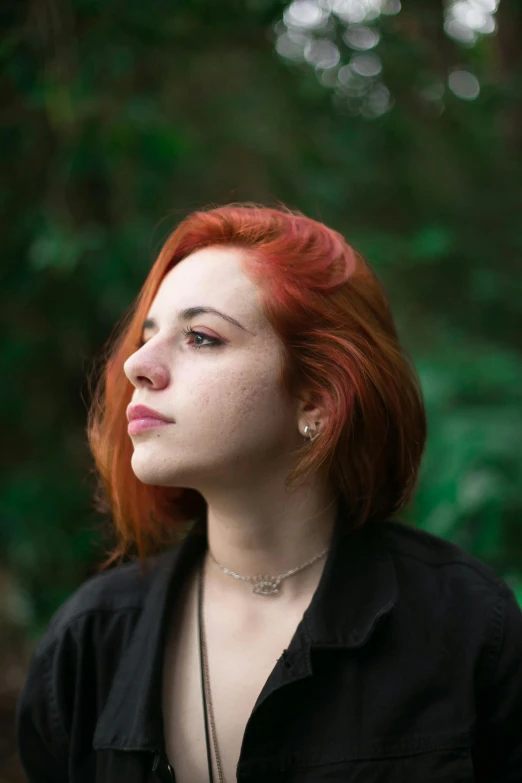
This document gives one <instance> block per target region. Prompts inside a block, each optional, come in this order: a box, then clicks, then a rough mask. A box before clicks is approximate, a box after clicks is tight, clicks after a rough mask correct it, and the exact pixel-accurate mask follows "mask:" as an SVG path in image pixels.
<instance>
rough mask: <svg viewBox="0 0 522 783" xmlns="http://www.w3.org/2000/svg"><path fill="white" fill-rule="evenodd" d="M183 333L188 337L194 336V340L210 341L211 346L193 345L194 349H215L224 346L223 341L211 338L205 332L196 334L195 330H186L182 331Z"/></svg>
mask: <svg viewBox="0 0 522 783" xmlns="http://www.w3.org/2000/svg"><path fill="white" fill-rule="evenodd" d="M181 331H182V333H183V334H184V335H185V336H186V337H188V336H189V335H194V338H196V337H201V338H202V339H203V340H208V341H209V343H210V344H207V345H192V348H213V347H214V346H218V345H221V344H222V341H221V340H217V339H216V338H215V337H209V336H208V334H203V332H196V331H194V329H190V328H188V327H187V328H186V329H182V330H181Z"/></svg>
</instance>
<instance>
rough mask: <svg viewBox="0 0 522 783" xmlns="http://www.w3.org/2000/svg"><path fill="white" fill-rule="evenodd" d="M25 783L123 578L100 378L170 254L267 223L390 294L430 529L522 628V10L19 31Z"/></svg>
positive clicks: (18, 360) (141, 7)
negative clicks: (369, 273) (254, 206)
mask: <svg viewBox="0 0 522 783" xmlns="http://www.w3.org/2000/svg"><path fill="white" fill-rule="evenodd" d="M0 21H1V23H2V36H1V41H0V58H1V72H0V86H1V90H2V92H1V95H2V102H1V109H0V112H1V114H0V116H1V123H0V132H1V148H0V156H1V160H2V164H3V176H2V182H1V184H2V189H1V194H0V198H1V205H2V208H3V209H2V214H3V216H4V221H5V222H4V224H3V230H2V234H1V236H2V239H3V252H2V257H1V261H0V275H1V292H2V302H1V304H2V307H1V308H0V312H1V319H2V339H1V341H0V367H1V379H2V382H1V383H0V394H1V409H2V412H3V413H4V416H3V426H2V435H1V437H2V447H3V448H2V449H1V457H0V459H1V460H2V466H1V467H2V470H1V473H0V482H1V484H0V598H1V600H0V624H1V635H0V783H14V782H15V781H19V780H21V779H22V778H21V776H20V769H19V765H18V761H17V758H16V747H15V743H14V725H13V721H14V708H15V703H16V696H17V693H18V690H19V688H20V687H21V686H22V685H23V682H24V677H25V668H26V665H27V661H28V658H29V656H30V654H31V651H32V649H33V648H34V644H35V642H36V641H37V640H38V638H39V637H40V635H41V634H42V633H43V631H44V629H45V627H46V624H47V622H48V620H49V618H50V615H51V613H52V612H53V611H54V610H55V609H56V608H57V607H58V606H59V605H60V604H61V603H62V602H63V601H64V600H65V599H66V598H67V596H68V595H70V593H71V592H72V591H73V590H74V589H75V588H76V587H77V586H78V585H79V584H80V583H81V582H82V581H84V580H85V579H86V578H87V577H88V576H90V575H91V574H92V573H94V570H95V567H96V565H97V563H98V562H100V560H101V559H102V558H101V556H102V554H103V550H102V547H101V544H102V543H103V537H104V535H105V533H104V528H103V527H102V526H101V525H102V522H101V521H100V517H99V515H98V514H97V512H96V511H95V510H94V507H93V502H92V493H93V476H92V468H93V465H92V462H91V458H90V454H89V451H88V447H87V439H86V434H85V427H86V418H87V408H88V405H89V401H90V393H89V385H88V382H87V378H88V377H89V375H90V373H92V370H93V366H94V362H95V359H96V357H97V356H99V353H100V351H101V349H102V347H103V345H104V344H105V342H106V341H107V339H108V338H109V336H110V334H111V332H112V330H113V328H114V325H115V324H116V322H117V321H118V319H119V318H120V317H121V316H122V315H123V313H124V311H125V309H126V308H127V307H128V306H129V305H130V303H131V302H132V300H133V299H134V297H135V296H136V294H137V292H138V290H139V288H140V286H141V285H142V283H143V281H144V279H145V277H146V274H147V272H148V270H149V268H150V266H151V264H152V263H153V261H154V258H155V255H156V253H157V251H158V250H159V248H160V247H161V244H162V242H163V240H164V239H165V237H166V236H167V234H168V233H169V232H170V230H172V228H174V226H175V225H176V224H177V223H178V222H179V221H180V220H181V219H182V218H183V217H184V216H185V215H186V214H187V213H188V212H190V211H192V210H193V209H196V208H202V207H206V206H211V205H218V204H222V203H227V202H229V201H237V200H249V201H256V202H261V203H265V204H267V205H272V206H277V202H278V201H282V202H284V203H286V204H287V205H288V206H291V207H295V208H298V209H301V210H302V211H304V212H305V213H306V214H308V215H310V216H311V217H314V218H316V219H319V220H322V221H324V222H325V223H327V224H328V225H330V226H332V227H333V228H336V229H337V230H339V231H341V232H342V233H343V234H344V236H345V237H346V238H347V240H348V241H349V242H350V243H351V244H353V245H354V246H355V247H356V248H357V249H358V250H359V251H361V252H362V253H363V254H364V255H365V256H366V258H367V259H368V260H369V262H370V263H371V264H372V265H373V266H374V268H375V269H376V271H377V273H378V274H379V276H380V277H381V279H382V281H383V283H384V285H385V288H386V290H387V293H388V296H389V298H390V300H391V303H392V307H393V309H394V312H395V313H396V318H397V323H398V327H399V331H400V334H401V337H402V341H403V343H404V344H405V346H406V347H407V348H408V350H409V351H410V353H411V354H412V356H413V359H414V361H415V363H416V365H417V367H418V370H419V373H420V376H421V381H422V386H423V390H424V394H425V399H426V404H427V408H428V417H429V418H428V421H429V441H428V447H427V451H426V454H425V458H424V461H423V469H422V475H421V479H420V484H419V489H418V492H417V494H416V497H415V499H414V501H413V503H412V504H411V506H410V507H409V509H408V511H407V514H405V515H404V518H405V519H406V520H407V521H410V522H411V523H412V524H415V525H418V526H419V527H422V528H425V529H427V530H430V531H432V532H434V533H436V534H438V535H440V536H443V537H446V538H449V539H452V540H454V541H456V542H457V543H459V544H460V545H462V546H463V547H464V548H465V549H466V550H468V551H469V552H471V553H472V554H474V555H476V556H477V557H479V558H480V559H482V560H484V561H485V562H487V563H489V564H490V565H491V566H492V567H493V568H494V569H495V570H496V571H497V573H499V574H500V575H501V576H502V577H503V578H504V579H506V581H507V582H508V583H509V584H510V585H511V586H512V587H513V589H514V590H515V591H516V594H517V596H518V598H519V601H520V602H521V604H522V528H521V517H522V515H521V512H522V489H521V487H522V449H521V443H522V406H521V402H522V361H521V353H522V305H521V298H522V263H521V251H522V222H521V220H520V207H521V177H520V174H521V171H520V169H521V154H520V153H521V146H522V113H521V107H522V104H521V92H522V47H521V46H520V41H521V40H522V10H521V4H520V3H519V2H518V1H515V0H501V2H500V4H498V3H497V2H495V0H459V2H453V1H449V2H446V3H444V2H441V0H438V1H437V2H435V0H422V2H404V4H403V7H402V8H401V6H400V3H399V2H398V0H330V2H327V0H323V1H322V2H321V0H296V2H293V3H286V2H271V1H270V0H249V1H247V0H243V2H239V0H237V1H235V2H234V0H220V2H219V3H218V2H202V1H200V0H177V2H174V1H173V0H149V2H143V0H125V2H123V0H121V1H119V2H117V0H37V1H34V2H23V1H22V0H19V1H18V2H4V3H3V4H2V8H1V11H0Z"/></svg>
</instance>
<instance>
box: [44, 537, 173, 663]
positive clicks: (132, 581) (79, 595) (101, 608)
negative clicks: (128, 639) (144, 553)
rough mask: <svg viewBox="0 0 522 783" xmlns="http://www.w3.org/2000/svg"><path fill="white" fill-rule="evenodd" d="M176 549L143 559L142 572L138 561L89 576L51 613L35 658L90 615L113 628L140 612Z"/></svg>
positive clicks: (83, 624) (88, 618)
mask: <svg viewBox="0 0 522 783" xmlns="http://www.w3.org/2000/svg"><path fill="white" fill-rule="evenodd" d="M175 549H177V547H173V548H172V549H169V550H167V551H166V552H163V553H160V554H159V555H155V556H150V557H148V558H146V561H145V562H146V570H145V571H143V569H142V566H141V563H140V561H139V560H132V561H129V562H126V563H123V564H120V565H117V566H113V567H112V568H110V569H109V570H106V571H102V572H99V573H96V574H94V575H92V576H90V577H89V578H88V579H86V580H85V581H84V582H82V584H80V585H79V586H78V587H77V588H76V589H75V590H74V591H73V592H72V593H71V595H70V596H69V597H68V598H67V599H66V600H65V601H64V602H63V603H62V604H61V605H60V606H59V607H58V608H57V609H56V610H55V612H54V614H53V615H52V616H51V618H50V620H49V623H48V625H47V628H46V630H45V632H44V634H43V636H42V637H41V638H40V640H39V642H38V644H37V645H36V648H35V650H34V656H35V657H38V656H39V655H40V654H42V653H44V652H45V651H46V650H47V649H48V648H49V647H50V646H52V645H53V644H54V643H56V642H57V641H59V640H60V639H61V638H63V636H64V635H65V634H66V633H67V632H68V631H71V632H72V633H74V632H75V631H77V630H78V629H81V628H84V627H85V626H87V625H88V624H89V621H90V620H91V618H93V616H97V617H103V618H104V620H105V622H106V623H111V624H113V625H114V623H115V621H116V622H117V620H118V618H119V617H125V616H127V615H128V614H129V613H132V612H138V613H139V611H140V610H141V609H142V607H143V605H144V602H145V600H146V597H147V594H148V592H149V590H150V589H151V587H152V585H153V584H154V582H155V580H156V579H157V578H158V576H159V574H160V572H161V570H162V567H164V566H165V565H166V563H167V561H168V560H169V558H171V557H172V555H173V553H174V550H175Z"/></svg>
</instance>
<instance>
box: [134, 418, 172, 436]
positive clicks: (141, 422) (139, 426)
mask: <svg viewBox="0 0 522 783" xmlns="http://www.w3.org/2000/svg"><path fill="white" fill-rule="evenodd" d="M169 424H171V422H169V421H164V420H163V419H155V418H152V417H146V418H143V419H133V420H132V421H130V422H129V426H128V427H127V432H128V433H129V435H138V434H139V433H140V432H145V430H151V429H154V428H155V427H168V425H169Z"/></svg>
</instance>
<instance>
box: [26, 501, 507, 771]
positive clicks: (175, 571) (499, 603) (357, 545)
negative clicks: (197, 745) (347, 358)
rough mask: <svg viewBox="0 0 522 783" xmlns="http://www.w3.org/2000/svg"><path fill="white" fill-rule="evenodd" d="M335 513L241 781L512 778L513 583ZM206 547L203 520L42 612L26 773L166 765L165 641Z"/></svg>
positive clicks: (410, 537)
mask: <svg viewBox="0 0 522 783" xmlns="http://www.w3.org/2000/svg"><path fill="white" fill-rule="evenodd" d="M342 509H343V507H342V506H341V507H340V511H339V515H338V517H337V521H336V524H335V529H334V533H333V538H332V544H331V547H330V550H329V552H328V555H327V559H326V562H325V566H324V569H323V573H322V575H321V579H320V582H319V585H318V587H317V589H316V591H315V593H314V595H313V598H312V601H311V603H310V605H309V606H308V608H307V610H306V611H305V613H304V615H303V618H302V620H301V622H300V624H299V625H298V627H297V629H296V632H295V634H294V636H293V637H292V640H291V643H290V645H289V647H288V649H287V650H285V651H281V653H282V654H281V657H280V658H279V659H278V661H277V663H276V664H275V666H274V668H273V670H272V672H271V674H270V676H269V677H268V679H267V681H266V682H265V684H264V686H263V689H262V690H261V693H260V694H259V696H258V699H257V701H256V704H255V706H254V709H253V711H252V713H251V715H250V717H249V719H248V722H247V724H246V728H245V733H244V737H243V742H242V746H241V753H240V757H239V762H238V766H237V781H238V783H283V781H284V783H327V782H328V783H468V782H470V781H483V782H484V783H486V781H487V783H521V781H522V612H521V611H520V608H519V606H518V604H517V602H516V600H515V597H514V595H513V592H512V591H511V589H510V588H509V587H508V586H507V585H506V584H505V582H503V581H502V580H501V579H499V578H498V577H497V576H496V575H495V574H494V572H493V571H492V570H491V569H490V568H489V567H488V566H486V565H485V564H483V563H481V562H479V561H477V560H476V559H474V558H473V557H471V556H470V555H468V554H467V553H466V552H465V551H464V550H462V549H461V548H459V547H458V546H456V545H455V544H452V543H450V542H447V541H445V540H444V539H441V538H438V537H436V536H433V535H430V534H428V533H425V532H422V531H420V530H418V529H414V528H412V527H409V526H407V525H405V524H403V523H400V522H398V521H394V520H382V521H375V522H372V523H369V524H368V525H367V526H366V527H365V528H363V529H362V531H359V532H357V533H349V534H347V533H346V532H345V528H344V526H343V522H344V519H343V511H342ZM206 546H207V539H206V531H205V525H204V523H201V522H200V523H199V524H198V525H196V526H194V527H193V528H192V531H191V532H190V533H189V535H187V537H186V538H185V539H184V540H183V541H182V542H181V544H179V545H177V546H175V547H172V548H171V549H169V550H168V551H166V552H164V553H163V554H161V555H159V556H157V557H154V558H150V559H149V561H148V562H149V564H150V569H149V573H148V575H147V576H146V577H145V578H144V577H142V576H141V573H140V567H139V563H137V562H133V563H126V564H124V565H120V566H118V567H116V568H113V569H112V570H111V571H108V572H105V573H103V574H98V575H96V576H94V577H92V578H90V579H88V580H87V581H86V582H85V583H84V584H83V585H81V586H80V587H79V588H78V589H77V590H76V591H75V592H74V593H73V595H72V596H71V597H70V598H69V599H68V600H67V601H65V603H64V604H63V605H62V606H61V607H60V608H59V609H58V610H57V611H56V612H55V614H54V615H53V617H52V619H51V621H50V623H49V626H48V628H47V630H46V632H45V634H44V636H43V637H42V639H41V640H40V641H39V643H38V645H37V647H36V650H35V652H34V654H33V657H32V660H31V663H30V667H29V671H28V676H27V681H26V683H25V686H24V689H23V691H22V693H21V695H20V698H19V701H18V706H17V714H16V721H17V738H18V750H19V755H20V758H21V762H22V765H23V767H24V769H25V771H26V773H27V776H28V780H29V781H30V783H65V782H66V781H67V783H109V782H110V783H120V782H121V783H145V782H146V781H149V782H150V783H153V782H154V781H165V782H166V783H167V782H168V781H172V780H174V779H175V778H174V773H173V772H172V771H171V769H170V767H169V765H168V761H167V757H166V754H165V743H164V736H163V720H162V691H161V679H162V661H163V650H164V646H165V639H166V630H167V624H168V619H169V616H170V610H171V609H172V606H173V602H175V600H176V596H177V595H179V592H180V586H181V584H182V582H183V580H184V578H185V576H186V575H187V573H188V572H189V569H191V568H193V567H195V565H196V563H197V561H198V560H199V559H200V558H201V557H202V555H203V553H204V551H205V549H206ZM260 600H268V599H266V598H260ZM232 676H233V673H232V672H231V677H232ZM217 729H218V731H219V727H217ZM201 731H202V735H203V734H204V727H203V725H202V726H201ZM171 761H172V764H173V766H174V767H175V760H174V759H171ZM227 783H231V781H227Z"/></svg>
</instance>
